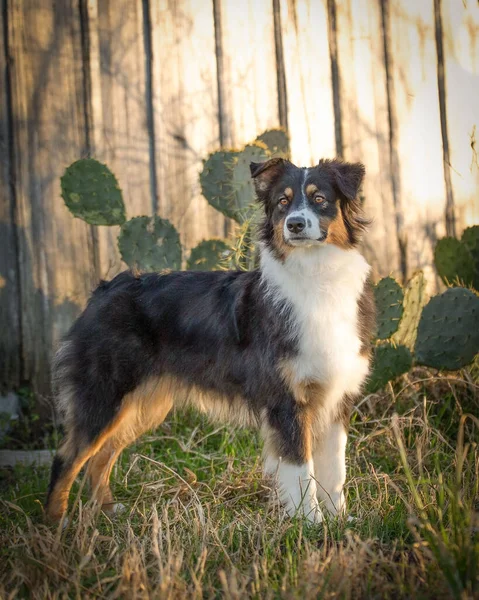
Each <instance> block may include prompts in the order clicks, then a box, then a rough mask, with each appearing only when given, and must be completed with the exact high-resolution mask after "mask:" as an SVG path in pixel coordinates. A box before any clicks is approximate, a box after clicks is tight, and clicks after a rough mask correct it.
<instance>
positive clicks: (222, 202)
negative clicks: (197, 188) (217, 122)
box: [200, 143, 268, 223]
mask: <svg viewBox="0 0 479 600" xmlns="http://www.w3.org/2000/svg"><path fill="white" fill-rule="evenodd" d="M267 158H268V154H267V149H266V146H265V144H262V143H257V144H253V145H251V146H246V147H245V148H244V150H242V151H241V152H236V151H231V152H225V151H220V152H214V153H213V154H210V156H209V157H208V159H207V160H206V161H205V163H204V166H203V170H202V172H201V173H200V184H201V191H202V193H203V196H204V197H205V198H206V199H207V200H208V202H209V203H210V204H211V205H212V206H213V207H214V208H216V209H217V210H219V211H221V212H222V213H223V214H224V215H226V216H227V217H230V218H232V219H235V220H236V221H238V222H239V223H242V222H243V221H244V219H245V217H246V214H247V210H246V209H247V208H248V206H249V205H250V204H252V203H253V202H254V188H253V182H252V180H251V174H250V169H249V164H250V162H252V161H253V162H261V161H264V160H267Z"/></svg>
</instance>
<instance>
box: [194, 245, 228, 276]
mask: <svg viewBox="0 0 479 600" xmlns="http://www.w3.org/2000/svg"><path fill="white" fill-rule="evenodd" d="M228 251H229V246H227V245H226V244H225V242H223V240H204V241H203V242H200V243H199V244H198V245H197V246H196V248H193V250H192V251H191V254H190V256H189V258H188V261H187V263H186V268H187V269H188V270H189V271H216V270H218V269H219V268H220V264H221V261H222V259H223V258H224V255H225V253H227V252H228Z"/></svg>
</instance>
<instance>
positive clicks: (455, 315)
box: [414, 287, 479, 371]
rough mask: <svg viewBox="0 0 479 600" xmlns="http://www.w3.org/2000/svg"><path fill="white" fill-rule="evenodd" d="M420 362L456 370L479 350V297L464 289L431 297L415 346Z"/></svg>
mask: <svg viewBox="0 0 479 600" xmlns="http://www.w3.org/2000/svg"><path fill="white" fill-rule="evenodd" d="M414 351H415V354H416V360H417V362H418V363H419V364H422V365H425V366H428V367H434V368H436V369H449V370H452V371H453V370H456V369H460V368H462V367H465V366H466V365H468V364H469V363H470V362H472V360H473V359H474V357H475V355H476V354H477V353H478V352H479V297H478V296H477V295H476V294H474V292H471V291H470V290H467V289H465V288H461V287H457V288H450V289H448V290H446V291H445V292H444V293H443V294H440V295H439V296H435V297H434V298H431V300H430V301H429V303H428V304H427V305H426V306H425V307H424V310H423V311H422V315H421V319H420V321H419V327H418V332H417V339H416V346H415V349H414Z"/></svg>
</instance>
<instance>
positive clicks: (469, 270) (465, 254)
mask: <svg viewBox="0 0 479 600" xmlns="http://www.w3.org/2000/svg"><path fill="white" fill-rule="evenodd" d="M434 262H435V264H436V269H437V272H438V273H439V275H440V277H441V279H442V280H443V281H444V283H445V284H446V285H450V284H452V283H453V282H456V281H457V280H458V279H459V281H460V282H461V283H464V285H472V283H473V280H474V260H473V258H472V254H471V253H470V252H469V250H468V248H467V247H466V245H465V244H463V243H462V242H460V241H459V240H456V238H452V237H446V238H442V239H441V240H439V241H438V243H437V244H436V248H435V250H434Z"/></svg>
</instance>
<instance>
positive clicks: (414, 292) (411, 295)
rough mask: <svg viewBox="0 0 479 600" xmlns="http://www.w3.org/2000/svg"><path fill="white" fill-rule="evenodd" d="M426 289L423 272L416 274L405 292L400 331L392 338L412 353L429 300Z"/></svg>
mask: <svg viewBox="0 0 479 600" xmlns="http://www.w3.org/2000/svg"><path fill="white" fill-rule="evenodd" d="M426 287H427V282H426V278H425V277H424V274H423V272H422V271H418V272H417V273H415V274H414V275H413V276H412V278H411V279H410V280H409V282H408V284H407V286H406V288H405V290H404V302H403V307H404V310H403V315H402V318H401V321H400V323H399V328H398V330H397V331H396V333H395V334H394V335H393V336H392V340H393V342H394V343H395V344H398V345H404V346H406V347H407V348H409V350H411V351H413V350H414V344H415V343H416V336H417V328H418V325H419V319H420V318H421V313H422V309H423V308H424V306H425V304H426V302H427V300H428V295H427V292H426Z"/></svg>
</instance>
